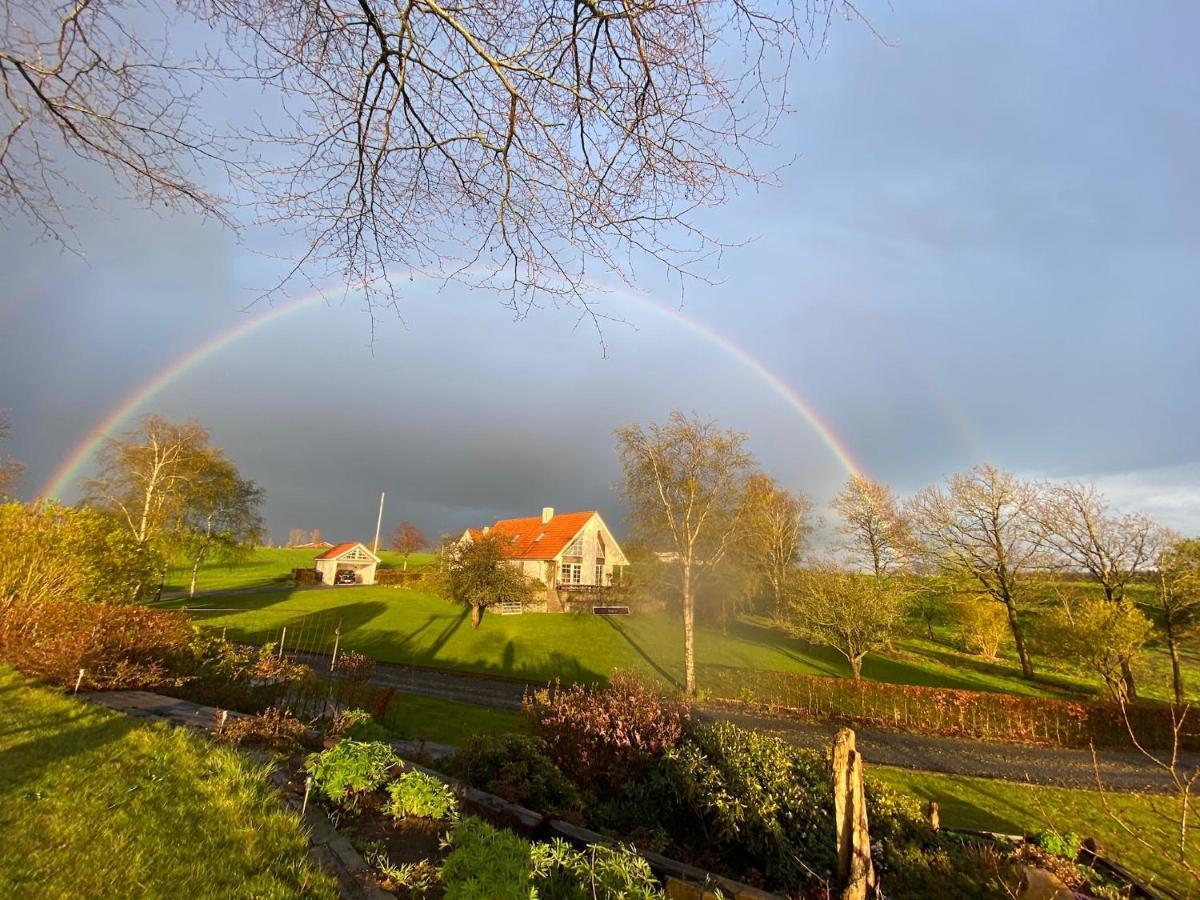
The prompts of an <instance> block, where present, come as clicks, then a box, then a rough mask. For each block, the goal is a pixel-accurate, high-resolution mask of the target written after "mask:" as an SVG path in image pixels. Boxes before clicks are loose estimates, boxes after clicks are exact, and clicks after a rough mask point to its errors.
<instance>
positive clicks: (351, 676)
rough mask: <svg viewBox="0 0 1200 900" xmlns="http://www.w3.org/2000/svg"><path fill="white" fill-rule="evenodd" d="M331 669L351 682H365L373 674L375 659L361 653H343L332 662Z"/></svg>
mask: <svg viewBox="0 0 1200 900" xmlns="http://www.w3.org/2000/svg"><path fill="white" fill-rule="evenodd" d="M333 671H334V672H335V673H336V674H337V675H339V676H340V677H342V678H345V679H346V680H347V681H349V682H351V683H352V684H366V683H367V682H368V681H370V680H371V676H372V675H374V674H375V660H373V659H371V658H370V657H369V656H364V655H363V654H361V653H354V652H347V653H343V654H342V655H341V656H339V657H338V659H337V663H335V664H334V667H333Z"/></svg>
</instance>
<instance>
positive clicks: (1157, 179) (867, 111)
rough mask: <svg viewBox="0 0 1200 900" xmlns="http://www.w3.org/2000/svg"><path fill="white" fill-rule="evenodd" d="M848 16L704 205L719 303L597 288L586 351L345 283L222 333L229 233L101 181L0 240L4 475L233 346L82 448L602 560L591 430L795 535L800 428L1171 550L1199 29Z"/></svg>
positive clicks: (1199, 458) (71, 491)
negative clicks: (765, 505) (685, 446)
mask: <svg viewBox="0 0 1200 900" xmlns="http://www.w3.org/2000/svg"><path fill="white" fill-rule="evenodd" d="M872 6H873V7H874V8H870V7H865V8H866V9H867V11H868V12H869V13H870V15H871V18H872V21H873V24H874V26H875V28H876V29H877V30H878V31H879V32H880V33H881V34H882V36H883V38H884V39H885V40H883V41H881V40H879V39H878V38H876V37H874V36H872V35H871V34H870V33H869V32H868V31H867V30H866V29H864V28H862V27H861V25H859V24H857V23H851V22H843V23H839V24H838V26H837V27H836V28H835V29H834V30H833V32H832V34H831V35H830V39H829V42H828V45H827V47H826V48H825V49H824V51H823V52H822V53H821V54H820V55H818V56H816V57H815V58H813V59H809V60H804V61H803V62H801V63H799V64H798V65H796V66H795V67H794V68H793V71H792V73H791V81H790V84H789V94H790V100H791V103H792V104H793V107H794V110H793V112H792V113H791V114H790V115H789V116H788V117H787V118H786V119H785V120H784V121H783V123H782V124H781V126H780V127H779V129H778V130H777V131H776V133H775V135H774V141H775V143H776V145H777V146H776V147H774V148H773V149H770V150H766V151H764V155H763V162H764V163H765V164H770V163H771V162H774V161H777V160H779V159H793V160H794V161H792V162H791V163H790V164H789V165H788V166H787V167H786V168H785V169H784V170H783V172H782V173H781V176H780V179H779V181H780V184H779V185H778V186H775V187H770V188H763V189H760V190H759V191H757V192H755V191H747V192H744V193H743V194H742V195H740V196H738V197H735V198H734V199H732V200H731V201H730V202H729V203H728V204H727V205H726V206H725V207H723V208H721V209H720V210H713V211H710V212H708V213H706V214H705V215H704V222H705V224H706V225H708V226H709V227H710V229H711V230H714V231H716V232H717V233H718V234H719V235H720V236H722V237H724V238H726V239H728V240H730V241H746V243H745V244H744V245H742V246H738V247H735V248H733V249H730V250H729V251H727V252H726V253H725V254H724V255H723V258H722V260H721V263H720V268H719V269H718V270H717V271H716V272H715V276H716V279H717V283H716V284H714V285H712V286H706V285H693V286H691V287H689V288H688V290H687V291H686V293H685V294H684V295H683V296H682V298H681V297H680V295H679V293H678V291H677V290H676V289H675V288H674V287H673V286H671V285H669V284H667V283H666V282H665V281H663V280H662V279H661V278H660V277H659V276H658V274H657V273H655V272H653V271H649V272H646V273H645V277H644V279H643V281H642V282H641V284H640V287H641V289H642V290H643V291H644V293H645V295H646V296H648V297H650V298H651V299H644V298H643V299H639V298H638V297H636V296H632V295H629V294H627V293H620V292H612V293H608V294H604V295H602V296H599V297H598V301H599V302H600V303H602V304H603V307H604V308H605V309H606V310H610V311H611V312H612V314H613V315H614V316H615V317H617V318H620V319H623V320H625V323H624V324H622V323H617V322H613V323H609V324H608V325H606V326H605V332H604V343H603V347H602V346H601V342H600V340H599V339H598V337H597V335H596V333H595V332H594V331H593V330H591V329H590V328H588V327H586V326H579V325H578V323H577V320H576V317H575V316H574V315H573V314H572V313H571V312H570V311H569V310H557V309H554V308H548V309H543V310H538V311H534V312H533V313H532V314H531V315H530V316H528V317H527V318H524V319H522V320H520V321H514V320H513V317H512V314H511V312H510V311H508V310H506V309H504V308H503V307H502V306H501V305H500V302H499V298H496V297H493V296H489V295H487V294H484V293H479V292H471V291H468V290H465V289H463V288H459V287H456V286H453V285H451V286H449V287H445V286H442V285H440V284H437V283H430V282H426V281H420V280H414V281H413V282H411V283H410V284H409V285H408V288H407V289H406V291H405V296H404V299H403V309H402V312H403V320H402V321H401V320H398V319H395V318H389V317H386V316H385V317H383V318H382V319H381V320H379V321H378V322H377V324H376V329H375V333H374V338H373V339H372V332H371V322H370V321H369V318H368V317H367V316H366V315H365V313H364V312H363V309H362V301H361V298H359V297H357V296H355V295H353V294H351V295H349V296H346V297H344V299H343V298H337V296H336V293H335V294H334V295H333V296H334V297H335V299H334V300H333V301H332V302H328V303H327V302H324V301H318V302H314V303H311V304H308V305H305V306H302V307H300V308H296V309H293V310H291V311H288V312H286V313H280V314H277V315H274V316H269V315H268V316H266V318H265V321H262V322H259V323H258V324H257V326H256V327H253V328H250V327H248V326H247V323H248V322H249V321H250V320H251V319H252V318H253V317H254V316H255V315H260V316H261V315H262V310H261V308H259V307H256V308H254V309H252V310H251V311H249V312H247V311H246V306H247V304H249V303H251V301H253V300H254V298H255V297H256V296H257V292H258V290H259V289H261V288H262V287H263V286H264V285H266V284H268V283H269V281H270V277H269V276H270V273H271V272H272V269H271V266H270V264H269V263H268V261H267V260H265V259H264V257H263V256H262V255H261V254H260V253H259V252H258V248H257V247H256V246H255V243H254V240H253V239H248V238H247V237H246V236H245V235H238V234H233V233H231V232H229V231H227V230H224V229H222V228H221V227H220V226H218V225H216V224H214V223H211V222H205V221H203V220H201V219H200V218H198V217H196V216H193V215H190V214H175V215H168V214H163V213H161V212H154V211H147V210H143V209H140V208H138V207H136V206H135V205H132V204H130V203H127V202H124V201H122V200H121V199H120V198H119V197H118V196H117V195H115V193H114V192H113V190H112V189H111V188H110V186H108V185H106V184H104V183H102V182H100V181H97V182H96V183H95V184H94V189H95V192H96V193H97V194H98V195H99V196H100V197H101V200H102V202H101V203H100V204H99V205H98V206H97V208H95V209H92V208H80V209H79V210H77V211H76V223H77V243H78V245H79V247H80V248H81V249H82V250H83V255H82V256H79V255H75V254H71V253H68V252H64V251H63V250H62V248H60V247H58V246H56V245H54V244H50V243H45V242H39V241H38V240H37V239H36V238H37V235H36V233H35V232H34V231H32V230H31V229H29V228H27V227H26V226H25V225H24V224H23V223H21V222H19V221H9V222H6V223H5V224H4V225H3V226H0V227H2V228H3V229H4V238H3V241H2V243H0V271H3V273H4V277H3V279H2V282H0V408H7V409H8V410H9V417H10V419H11V423H12V426H13V433H12V436H11V439H10V440H9V441H8V442H7V447H5V448H0V450H2V451H3V452H5V453H7V454H10V455H12V456H15V457H17V458H18V459H20V460H22V461H23V462H24V463H25V464H26V466H27V472H26V474H25V476H24V479H23V481H22V482H21V483H20V485H19V486H18V493H19V494H20V495H22V496H25V497H33V496H37V495H38V494H40V493H41V492H42V491H43V490H44V488H45V487H46V486H47V483H48V482H49V481H50V479H51V478H52V476H53V475H54V473H55V472H57V471H61V469H62V467H63V466H64V464H65V462H66V461H68V460H69V459H70V458H71V457H72V454H74V453H76V452H77V451H78V450H79V448H80V447H81V446H82V445H83V444H84V443H85V442H86V441H87V440H88V439H89V438H90V437H92V436H93V435H94V434H96V433H97V428H98V427H99V426H100V425H101V424H102V423H104V422H105V421H106V420H110V419H112V417H113V413H114V411H118V410H120V409H121V408H122V405H123V404H125V403H126V402H127V401H128V400H129V398H131V397H136V395H137V394H138V392H139V390H141V389H143V388H144V386H145V385H147V384H150V383H152V382H154V380H155V379H156V378H157V379H160V380H163V379H162V376H163V373H168V374H169V373H170V372H171V371H172V367H173V366H178V365H179V364H180V361H181V360H186V359H188V357H189V354H193V353H195V352H196V349H197V348H199V347H203V346H205V345H208V344H210V343H211V342H212V341H213V340H214V338H217V337H219V336H220V335H222V334H225V333H228V332H229V331H230V330H232V329H237V328H239V327H241V328H243V329H244V330H245V333H244V334H243V335H242V336H241V337H240V338H238V339H236V340H233V341H230V342H228V343H226V344H225V345H223V346H219V347H217V348H216V349H214V350H213V351H212V352H211V353H208V354H199V355H198V358H197V359H196V361H195V362H194V363H193V364H192V365H190V366H189V367H187V368H186V369H185V370H184V371H182V372H179V373H178V374H177V375H175V377H173V378H168V379H165V383H164V384H163V386H162V387H161V389H159V390H157V391H153V392H150V393H149V395H148V396H146V397H144V398H143V399H142V401H141V402H140V403H139V404H135V405H132V406H131V407H130V408H129V409H128V410H127V413H128V414H127V415H126V416H124V418H118V419H117V420H116V421H115V422H111V423H110V424H111V425H112V427H113V429H114V430H117V431H120V430H123V429H126V428H130V427H132V426H134V425H135V424H136V420H137V417H138V416H139V415H141V414H143V413H147V412H157V413H161V414H163V415H165V416H167V417H170V418H175V419H187V418H195V419H197V420H198V421H200V422H201V423H203V424H204V425H206V426H207V427H208V428H209V429H210V431H211V434H212V439H213V442H214V443H215V444H216V445H218V446H220V447H223V448H225V449H226V450H227V451H228V453H229V454H230V455H231V457H232V458H233V459H234V460H235V461H236V462H237V464H238V465H239V466H240V468H241V470H242V471H243V473H244V474H245V475H247V476H248V477H250V478H253V479H254V480H256V481H257V482H259V484H261V485H262V486H263V487H264V488H265V489H266V494H267V502H266V507H265V514H266V523H267V525H268V528H269V529H270V532H271V534H272V536H273V538H274V539H275V540H276V541H279V540H282V539H284V538H286V536H287V533H288V531H289V530H290V529H293V528H305V529H313V528H319V529H320V530H321V531H322V534H323V535H324V536H325V537H327V538H329V539H334V540H351V539H364V538H369V537H370V536H371V535H372V533H373V531H374V526H375V516H376V511H377V505H378V502H379V494H380V492H381V491H385V492H386V494H387V504H386V508H385V515H384V522H385V529H386V528H389V527H390V526H391V525H394V524H395V523H396V522H398V521H399V520H401V519H409V520H411V521H413V522H415V523H416V524H417V525H418V526H420V527H421V528H423V529H424V530H426V531H427V532H428V533H430V534H438V533H442V532H456V531H458V530H460V529H462V528H463V527H466V526H468V525H476V524H481V523H486V522H490V521H491V520H493V519H495V518H498V517H505V516H521V515H532V514H535V513H537V512H538V511H539V510H540V509H541V507H543V506H554V507H556V508H557V509H559V510H563V511H566V510H573V509H587V508H595V509H598V510H600V511H601V513H602V514H603V515H604V517H605V518H606V519H607V520H608V522H609V524H610V525H611V526H613V527H614V529H615V530H616V532H617V533H618V535H619V534H621V533H623V531H624V521H623V519H624V511H623V509H622V507H621V504H620V498H619V495H618V493H617V492H616V491H615V490H614V485H615V483H616V481H617V479H618V477H619V470H618V465H617V457H616V452H615V442H614V438H613V430H614V428H616V427H618V426H621V425H625V424H630V423H639V422H640V423H645V422H649V421H657V420H662V419H664V418H665V417H666V415H667V414H668V412H669V411H670V410H672V409H676V408H678V409H683V410H686V411H695V412H697V413H699V414H701V415H703V416H705V417H707V418H713V419H716V420H717V421H718V422H719V423H721V424H722V425H724V426H726V427H729V428H735V429H738V430H739V431H743V432H745V433H746V434H747V435H748V437H749V447H750V448H751V449H752V450H753V452H754V454H755V456H756V458H757V460H758V462H759V464H760V465H761V466H762V468H763V469H764V470H765V471H767V472H768V473H769V474H771V475H772V476H774V477H775V478H776V479H777V480H779V481H780V482H781V483H782V484H783V485H785V486H786V487H789V488H792V489H795V490H803V491H805V492H807V493H808V494H809V495H810V496H811V497H812V498H813V499H814V501H815V503H816V505H817V507H818V510H819V511H820V512H821V514H822V515H824V516H826V517H827V518H828V516H829V513H828V512H827V511H826V510H825V509H824V507H825V504H827V502H828V501H829V500H830V499H831V498H832V497H833V495H834V494H835V493H836V492H837V491H838V489H839V487H840V485H841V484H842V482H844V480H845V479H846V477H847V466H846V462H845V461H844V460H843V459H841V458H839V454H838V453H837V452H835V451H834V449H832V448H831V441H830V440H828V439H826V437H825V436H823V435H822V433H821V429H819V428H818V427H816V426H814V423H813V421H811V419H810V416H809V414H811V416H812V417H815V418H816V419H817V420H819V421H820V422H821V423H823V426H822V427H823V428H825V429H827V430H828V433H829V434H830V435H832V436H833V438H832V443H836V444H838V445H840V446H841V447H842V448H844V451H845V453H844V455H845V456H846V457H847V458H848V459H849V460H851V461H852V462H851V465H854V466H857V467H859V468H861V470H862V471H864V472H865V473H866V474H868V475H870V476H871V477H873V478H876V479H878V480H882V481H885V482H887V483H889V484H891V485H892V486H894V487H895V488H896V489H897V490H898V491H899V492H901V493H902V494H907V493H909V492H912V491H914V490H916V489H919V488H920V487H922V486H924V485H926V484H929V483H932V482H936V481H939V480H941V479H943V478H945V477H946V476H947V475H948V474H950V473H952V472H955V471H958V470H960V469H964V468H966V467H969V466H971V465H974V464H976V463H978V462H982V461H988V462H991V463H994V464H996V465H999V466H1002V467H1004V468H1007V469H1011V470H1013V471H1016V472H1018V473H1020V474H1022V475H1027V476H1029V477H1038V478H1056V479H1067V478H1070V479H1088V480H1092V481H1095V482H1096V483H1097V484H1098V485H1099V486H1100V487H1101V489H1102V490H1104V491H1105V492H1106V494H1107V495H1108V496H1109V497H1110V499H1111V500H1112V501H1113V502H1114V504H1115V505H1117V506H1118V507H1120V508H1122V509H1127V510H1131V511H1132V510H1138V511H1144V512H1147V513H1150V514H1151V515H1154V516H1156V517H1157V518H1159V519H1160V520H1161V521H1162V522H1163V523H1164V524H1167V525H1169V526H1171V527H1174V528H1177V529H1179V530H1181V531H1185V532H1190V533H1193V534H1200V417H1198V416H1197V415H1196V411H1197V403H1196V394H1197V389H1198V388H1200V352H1197V351H1198V344H1200V252H1198V251H1200V170H1198V167H1197V166H1196V164H1195V161H1196V160H1197V159H1200V102H1197V101H1198V100H1200V97H1198V93H1200V62H1197V59H1196V56H1195V53H1194V49H1193V47H1192V46H1191V41H1192V37H1193V36H1194V35H1195V34H1197V33H1200V6H1197V5H1196V4H1192V3H1186V2H1174V3H1172V2H1163V3H1157V4H1147V5H1142V6H1140V7H1138V8H1137V9H1136V10H1133V9H1132V8H1131V7H1129V6H1128V4H1121V5H1118V4H1117V3H1092V2H1089V3H1083V2H1074V3H1056V4H1034V3H998V2H995V3H982V2H980V3H966V4H946V3H942V2H930V3H921V2H909V0H896V2H895V3H893V4H892V5H891V6H890V7H889V6H886V5H883V4H873V5H872ZM239 112H241V113H246V112H251V113H252V112H255V110H254V109H252V108H251V109H243V110H240V111H239ZM296 293H297V295H299V294H300V292H299V291H297V292H296ZM805 409H807V411H808V414H806V413H805V411H804V410H805ZM77 471H78V473H80V474H86V473H87V472H88V471H90V463H89V460H88V458H86V457H85V458H83V460H82V464H81V466H80V467H78V470H77ZM61 495H62V497H63V499H65V500H68V501H71V500H74V499H76V498H77V497H78V489H77V485H76V483H75V482H74V481H69V482H68V483H67V484H66V485H65V486H64V487H63V490H62V491H61Z"/></svg>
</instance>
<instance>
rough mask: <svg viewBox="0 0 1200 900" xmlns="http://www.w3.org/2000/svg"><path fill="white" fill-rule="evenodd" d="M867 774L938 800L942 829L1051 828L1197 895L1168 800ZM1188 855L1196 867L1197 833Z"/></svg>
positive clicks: (1199, 853)
mask: <svg viewBox="0 0 1200 900" xmlns="http://www.w3.org/2000/svg"><path fill="white" fill-rule="evenodd" d="M870 771H871V773H872V774H873V775H875V776H877V777H879V778H881V779H883V780H884V781H886V782H888V783H889V784H891V785H892V786H893V787H896V788H897V789H899V790H902V791H905V792H906V793H910V794H915V795H917V796H918V797H920V798H921V799H922V800H926V801H928V800H936V801H937V802H938V805H939V806H940V807H941V816H942V824H943V825H945V826H946V827H947V828H974V829H979V830H983V831H996V832H1001V833H1003V834H1036V833H1037V832H1040V831H1048V830H1053V831H1058V832H1059V833H1066V832H1074V833H1076V834H1078V835H1079V836H1080V837H1095V838H1096V839H1098V840H1099V841H1100V844H1101V846H1102V847H1104V848H1105V853H1106V854H1107V855H1108V856H1109V857H1110V858H1111V859H1114V860H1116V861H1117V862H1119V863H1121V864H1122V865H1124V866H1126V867H1127V868H1129V869H1131V870H1133V871H1134V872H1136V873H1137V874H1138V875H1139V876H1141V877H1143V878H1145V879H1148V880H1149V879H1153V881H1154V883H1156V884H1160V885H1162V886H1164V887H1167V888H1169V889H1172V890H1174V891H1176V892H1177V893H1179V894H1180V895H1182V896H1185V897H1195V896H1200V882H1197V881H1196V880H1195V879H1194V878H1192V877H1191V876H1190V875H1189V874H1188V873H1187V872H1186V871H1185V870H1184V868H1183V867H1182V866H1181V865H1180V864H1179V862H1178V860H1179V849H1180V848H1179V832H1178V829H1177V828H1176V829H1175V830H1172V828H1171V826H1170V816H1171V813H1172V812H1173V811H1172V810H1171V809H1170V804H1171V802H1172V799H1171V798H1169V797H1163V796H1152V795H1143V794H1107V795H1105V797H1104V798H1102V797H1101V795H1100V794H1099V793H1098V792H1096V791H1080V790H1069V789H1066V788H1052V787H1043V786H1037V787H1035V786H1033V785H1028V784H1014V783H1012V782H1007V781H995V780H990V779H984V778H968V777H965V776H958V775H940V774H936V775H935V774H932V773H929V772H911V771H908V770H904V769H890V768H886V767H882V766H873V767H871V769H870ZM1105 800H1107V803H1108V807H1109V809H1108V810H1106V809H1105ZM1174 802H1175V803H1178V801H1174ZM1109 810H1111V813H1112V814H1110V812H1109ZM1114 815H1115V816H1116V818H1114ZM1118 819H1119V820H1120V821H1119V822H1118V821H1117V820H1118ZM1121 823H1124V825H1126V826H1128V828H1129V829H1130V830H1129V831H1127V830H1126V829H1125V828H1124V827H1122V824H1121ZM1131 832H1132V833H1131ZM1138 838H1141V839H1142V840H1144V841H1146V843H1148V844H1149V846H1146V845H1144V844H1143V843H1142V842H1141V841H1140V840H1139V839H1138ZM1187 853H1188V855H1189V856H1188V858H1189V859H1191V860H1197V861H1200V836H1197V834H1196V832H1195V830H1192V832H1191V834H1190V839H1189V841H1188V844H1187Z"/></svg>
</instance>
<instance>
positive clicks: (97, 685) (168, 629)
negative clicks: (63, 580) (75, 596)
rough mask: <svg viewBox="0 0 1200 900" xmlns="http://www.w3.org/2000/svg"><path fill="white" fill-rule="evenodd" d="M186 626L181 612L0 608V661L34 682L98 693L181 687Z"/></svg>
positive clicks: (51, 605) (57, 603)
mask: <svg viewBox="0 0 1200 900" xmlns="http://www.w3.org/2000/svg"><path fill="white" fill-rule="evenodd" d="M192 638H193V631H192V626H191V624H190V623H189V621H188V619H187V617H186V615H185V614H183V613H179V612H167V611H164V610H152V609H147V608H145V607H143V606H126V605H117V604H108V603H87V602H85V601H82V600H23V599H16V600H9V601H7V602H3V603H0V658H2V659H4V660H5V661H6V662H8V663H9V664H10V665H12V666H13V668H15V669H17V670H18V671H20V672H22V673H24V674H26V675H29V676H31V677H34V678H40V679H43V680H45V681H49V682H52V683H54V684H59V685H63V686H74V684H75V682H76V679H78V677H79V670H80V669H83V670H84V674H83V681H82V683H81V685H82V686H83V687H86V688H91V689H96V690H124V689H129V688H158V687H162V686H164V685H169V684H178V683H180V682H181V681H182V680H185V676H184V675H181V674H180V670H181V669H185V670H186V669H187V668H188V665H187V658H188V656H189V647H190V645H191V642H192Z"/></svg>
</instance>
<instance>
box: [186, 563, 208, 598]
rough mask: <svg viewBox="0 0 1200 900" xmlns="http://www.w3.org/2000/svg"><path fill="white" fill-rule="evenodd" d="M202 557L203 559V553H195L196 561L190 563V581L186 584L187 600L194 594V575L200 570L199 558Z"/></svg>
mask: <svg viewBox="0 0 1200 900" xmlns="http://www.w3.org/2000/svg"><path fill="white" fill-rule="evenodd" d="M202 559H204V554H203V553H200V554H197V556H196V561H195V562H193V563H192V583H191V584H189V585H188V599H189V600H191V599H192V598H193V597H195V596H196V575H197V573H199V571H200V560H202Z"/></svg>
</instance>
